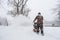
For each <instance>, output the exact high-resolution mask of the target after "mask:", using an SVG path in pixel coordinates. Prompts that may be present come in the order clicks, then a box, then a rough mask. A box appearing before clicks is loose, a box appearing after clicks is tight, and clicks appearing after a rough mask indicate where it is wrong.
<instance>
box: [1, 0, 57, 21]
mask: <svg viewBox="0 0 60 40" xmlns="http://www.w3.org/2000/svg"><path fill="white" fill-rule="evenodd" d="M2 1H4V0H2ZM6 3H7V0H5V1H4V2H3V3H2V4H3V7H4V8H5V11H6V10H8V9H9V8H8V7H7V4H6ZM56 3H57V0H28V3H27V4H28V7H29V8H30V9H31V12H30V15H29V17H30V18H31V19H32V20H33V19H34V18H35V16H36V15H37V13H38V12H41V13H42V15H43V16H44V19H45V20H47V21H52V20H54V19H55V18H54V17H55V15H53V14H52V10H51V9H52V8H54V7H56Z"/></svg>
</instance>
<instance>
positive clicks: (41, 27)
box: [40, 24, 44, 35]
mask: <svg viewBox="0 0 60 40" xmlns="http://www.w3.org/2000/svg"><path fill="white" fill-rule="evenodd" d="M40 29H41V34H42V35H44V33H43V24H41V25H40Z"/></svg>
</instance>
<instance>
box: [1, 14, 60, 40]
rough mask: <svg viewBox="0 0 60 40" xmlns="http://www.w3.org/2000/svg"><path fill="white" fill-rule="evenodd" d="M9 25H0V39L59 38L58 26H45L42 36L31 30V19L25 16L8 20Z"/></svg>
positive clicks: (58, 39) (31, 39)
mask: <svg viewBox="0 0 60 40" xmlns="http://www.w3.org/2000/svg"><path fill="white" fill-rule="evenodd" d="M8 22H10V25H9V26H0V40H60V27H45V26H44V36H42V35H41V34H40V33H39V34H36V33H35V32H33V23H32V21H31V20H30V19H29V18H28V17H27V18H26V17H25V16H22V15H20V16H17V17H15V18H13V20H11V18H10V20H8Z"/></svg>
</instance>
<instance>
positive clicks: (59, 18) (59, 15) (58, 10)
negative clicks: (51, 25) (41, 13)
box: [53, 0, 60, 22]
mask: <svg viewBox="0 0 60 40" xmlns="http://www.w3.org/2000/svg"><path fill="white" fill-rule="evenodd" d="M56 6H57V7H56V8H53V11H54V13H57V19H56V21H57V22H60V0H58V3H57V4H56Z"/></svg>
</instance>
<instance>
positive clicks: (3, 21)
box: [0, 17, 8, 26]
mask: <svg viewBox="0 0 60 40" xmlns="http://www.w3.org/2000/svg"><path fill="white" fill-rule="evenodd" d="M0 25H4V26H8V21H7V19H6V18H2V17H0Z"/></svg>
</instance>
